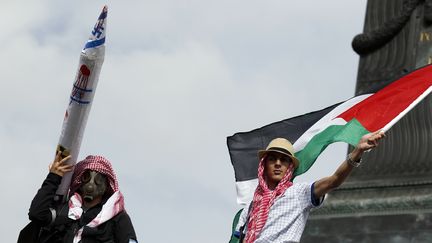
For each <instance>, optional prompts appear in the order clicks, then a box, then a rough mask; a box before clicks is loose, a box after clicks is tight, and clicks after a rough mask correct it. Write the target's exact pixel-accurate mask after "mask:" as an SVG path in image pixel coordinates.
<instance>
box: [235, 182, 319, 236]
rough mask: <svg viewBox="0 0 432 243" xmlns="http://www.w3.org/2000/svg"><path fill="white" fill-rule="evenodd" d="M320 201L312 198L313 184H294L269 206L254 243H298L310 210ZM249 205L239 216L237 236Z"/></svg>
mask: <svg viewBox="0 0 432 243" xmlns="http://www.w3.org/2000/svg"><path fill="white" fill-rule="evenodd" d="M322 201H323V198H321V199H319V200H317V199H315V197H314V196H313V184H308V183H294V184H293V185H292V186H291V187H289V188H288V189H287V190H286V191H285V193H284V194H282V195H281V196H280V197H278V198H277V199H276V200H275V202H274V204H273V205H272V206H271V208H270V212H269V215H268V218H267V221H266V223H265V225H264V227H263V229H262V231H261V233H260V234H259V236H258V237H257V239H256V240H255V243H288V242H299V241H300V238H301V236H302V233H303V230H304V228H305V226H306V221H307V218H308V216H309V212H310V210H311V209H312V208H314V207H317V206H319V205H320V204H321V203H322ZM249 205H250V203H249V204H248V205H246V207H245V208H244V210H243V212H242V213H241V215H240V218H239V222H238V224H237V227H236V231H237V232H236V233H237V234H239V233H238V231H239V229H240V227H241V226H243V225H244V224H245V221H246V218H247V213H248V209H249ZM246 230H247V229H246Z"/></svg>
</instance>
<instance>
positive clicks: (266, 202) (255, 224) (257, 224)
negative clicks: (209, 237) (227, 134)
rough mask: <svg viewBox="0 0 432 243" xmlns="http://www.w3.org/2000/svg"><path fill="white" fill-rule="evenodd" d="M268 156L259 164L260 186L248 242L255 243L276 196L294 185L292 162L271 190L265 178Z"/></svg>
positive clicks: (254, 201)
mask: <svg viewBox="0 0 432 243" xmlns="http://www.w3.org/2000/svg"><path fill="white" fill-rule="evenodd" d="M266 157H267V156H264V157H263V158H262V159H261V161H260V163H259V165H258V186H257V188H256V190H255V194H254V197H253V202H252V203H253V204H252V210H251V212H250V217H249V222H248V223H247V233H246V237H245V242H246V243H253V242H254V241H255V240H256V238H257V237H258V235H259V234H260V233H261V230H262V228H263V227H264V225H265V223H266V221H267V218H268V214H269V211H270V207H271V206H272V205H273V203H274V201H275V199H276V198H278V197H279V196H280V195H282V194H283V193H284V192H285V191H286V189H287V188H288V187H290V186H292V184H293V183H292V182H291V178H292V175H293V172H294V164H293V163H290V165H289V167H288V170H287V172H286V174H285V175H284V177H283V178H282V180H281V181H280V182H279V184H278V185H277V186H276V188H275V189H274V190H270V189H269V188H268V186H267V183H266V181H265V178H264V167H265V161H266Z"/></svg>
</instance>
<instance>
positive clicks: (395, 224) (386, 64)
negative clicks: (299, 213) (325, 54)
mask: <svg viewBox="0 0 432 243" xmlns="http://www.w3.org/2000/svg"><path fill="white" fill-rule="evenodd" d="M431 21H432V1H431V0H369V1H368V4H367V12H366V20H365V27H364V33H363V34H360V35H358V36H356V37H355V38H354V40H353V43H352V45H353V49H354V50H355V51H356V52H357V53H358V54H360V62H359V69H358V76H357V85H356V94H361V93H366V92H368V91H374V90H377V89H379V88H380V87H383V86H385V85H387V84H389V83H390V82H392V81H394V80H395V79H397V78H399V77H401V76H403V75H404V74H406V73H407V72H410V71H412V70H414V69H417V68H419V67H422V66H424V65H427V64H431V63H432V25H431ZM387 135H388V136H387V138H386V139H385V141H383V143H382V144H381V145H380V148H379V149H377V150H374V151H373V152H371V153H369V154H367V155H365V158H364V163H363V164H362V166H361V167H360V168H359V169H356V170H355V171H354V172H353V173H352V175H351V176H350V177H349V179H348V181H347V182H346V183H345V184H344V185H343V187H342V188H340V189H338V190H336V191H334V192H332V193H330V194H329V195H328V199H327V201H326V203H325V204H324V206H323V207H322V208H321V209H318V210H316V211H315V212H313V213H312V215H311V217H310V220H309V222H308V224H307V226H306V229H305V232H304V234H303V238H302V242H386V243H388V242H390V243H391V242H431V241H432V98H431V97H430V96H429V97H427V98H426V99H425V100H423V101H422V102H421V103H420V104H419V105H418V106H417V107H416V108H415V109H414V110H413V111H411V112H410V113H409V114H408V115H407V116H406V117H404V118H403V119H402V120H401V121H400V122H399V123H398V124H396V125H395V126H394V127H393V128H392V129H391V130H390V131H389V132H388V133H387Z"/></svg>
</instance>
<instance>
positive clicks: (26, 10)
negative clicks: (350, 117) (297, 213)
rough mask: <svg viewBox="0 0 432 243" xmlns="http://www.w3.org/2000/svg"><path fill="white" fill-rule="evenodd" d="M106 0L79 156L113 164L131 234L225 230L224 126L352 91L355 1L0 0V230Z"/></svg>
mask: <svg viewBox="0 0 432 243" xmlns="http://www.w3.org/2000/svg"><path fill="white" fill-rule="evenodd" d="M105 4H106V5H108V8H109V10H108V27H107V40H106V54H105V62H104V65H103V67H102V71H101V74H100V78H99V84H98V87H97V90H96V95H95V98H94V103H93V106H92V109H91V112H90V116H89V119H88V123H87V127H86V131H85V134H84V138H83V142H82V145H81V151H80V155H79V159H83V158H84V157H85V156H86V155H89V154H98V155H103V156H105V157H106V158H108V159H109V160H110V161H111V162H112V164H113V167H114V169H115V171H116V174H117V176H118V179H119V186H120V190H121V191H122V192H123V194H124V196H125V203H126V209H127V212H128V213H129V215H130V216H131V219H132V222H133V224H134V227H135V231H136V233H137V236H138V239H139V241H140V242H202V241H206V242H210V243H213V242H214V243H219V242H227V241H228V239H229V237H230V233H231V222H232V218H233V216H234V214H235V213H236V212H237V211H238V210H239V209H240V206H239V205H237V203H236V191H235V179H234V171H233V167H232V165H231V162H230V159H229V154H228V149H227V146H226V137H227V136H230V135H233V134H234V133H236V132H242V131H249V130H252V129H255V128H258V127H261V126H264V125H267V124H269V123H272V122H276V121H280V120H283V119H286V118H289V117H293V116H297V115H301V114H304V113H308V112H311V111H314V110H318V109H322V108H324V107H327V106H329V105H332V104H334V103H337V102H340V101H343V100H346V99H348V98H350V97H352V96H353V95H354V88H355V82H356V76H357V67H358V61H359V57H358V55H357V54H355V53H354V51H352V48H351V40H352V38H353V37H354V36H355V35H356V34H359V33H361V32H362V30H363V23H364V17H365V10H366V0H361V1H344V0H330V1H318V0H314V1H301V0H291V1H286V0H285V1H282V0H267V1H263V0H248V1H246V0H237V1H227V0H219V1H208V0H186V1H175V0H140V1H138V0H125V1H107V0H105V1H102V0H93V1H84V0H76V1H55V0H40V1H16V0H2V1H1V3H0V22H1V23H2V34H1V35H0V53H1V57H2V58H1V59H0V63H1V65H0V66H1V70H0V83H1V87H2V88H1V91H2V95H0V102H1V104H2V109H1V113H0V117H1V120H0V155H1V160H2V161H1V163H0V170H1V171H2V176H1V177H0V188H1V193H2V198H3V200H1V202H0V206H1V208H2V209H3V210H2V211H3V212H2V215H3V219H4V220H2V223H1V227H0V234H1V235H2V241H3V242H16V239H17V236H18V233H19V231H20V230H21V229H22V228H23V227H24V226H25V225H26V224H27V223H28V222H29V221H28V216H27V213H28V208H29V206H30V202H31V200H32V198H33V197H34V195H35V193H36V192H37V190H38V188H39V187H40V185H41V184H42V181H43V180H44V178H45V177H46V175H47V173H48V165H49V164H50V163H51V162H52V160H53V158H54V152H55V147H56V145H57V142H58V140H59V136H60V132H61V126H62V121H63V116H64V112H65V110H66V108H67V104H68V102H69V94H70V92H71V89H72V84H73V81H74V78H75V74H76V71H77V68H78V59H79V54H80V51H81V49H82V47H83V46H84V43H85V42H86V40H87V38H88V37H89V34H90V31H91V30H92V28H93V25H94V24H95V22H96V19H97V17H98V15H99V13H100V11H101V9H102V7H103V6H104V5H105ZM346 149H347V146H346V145H345V144H334V145H332V146H330V147H329V148H328V149H327V150H326V151H325V152H324V153H323V154H322V155H321V156H320V158H319V159H318V161H317V162H316V163H315V165H314V166H313V167H312V169H311V170H310V171H308V172H307V173H306V174H305V175H302V176H300V177H298V178H297V179H296V181H314V180H316V179H319V178H321V177H324V176H328V175H330V174H331V173H332V172H333V171H334V170H335V169H336V168H337V166H338V165H339V163H340V162H342V160H343V159H344V157H345V156H346Z"/></svg>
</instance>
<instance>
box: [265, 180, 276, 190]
mask: <svg viewBox="0 0 432 243" xmlns="http://www.w3.org/2000/svg"><path fill="white" fill-rule="evenodd" d="M277 185H278V183H274V182H269V181H268V182H267V187H268V189H270V190H272V191H273V190H274V189H276V187H277Z"/></svg>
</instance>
